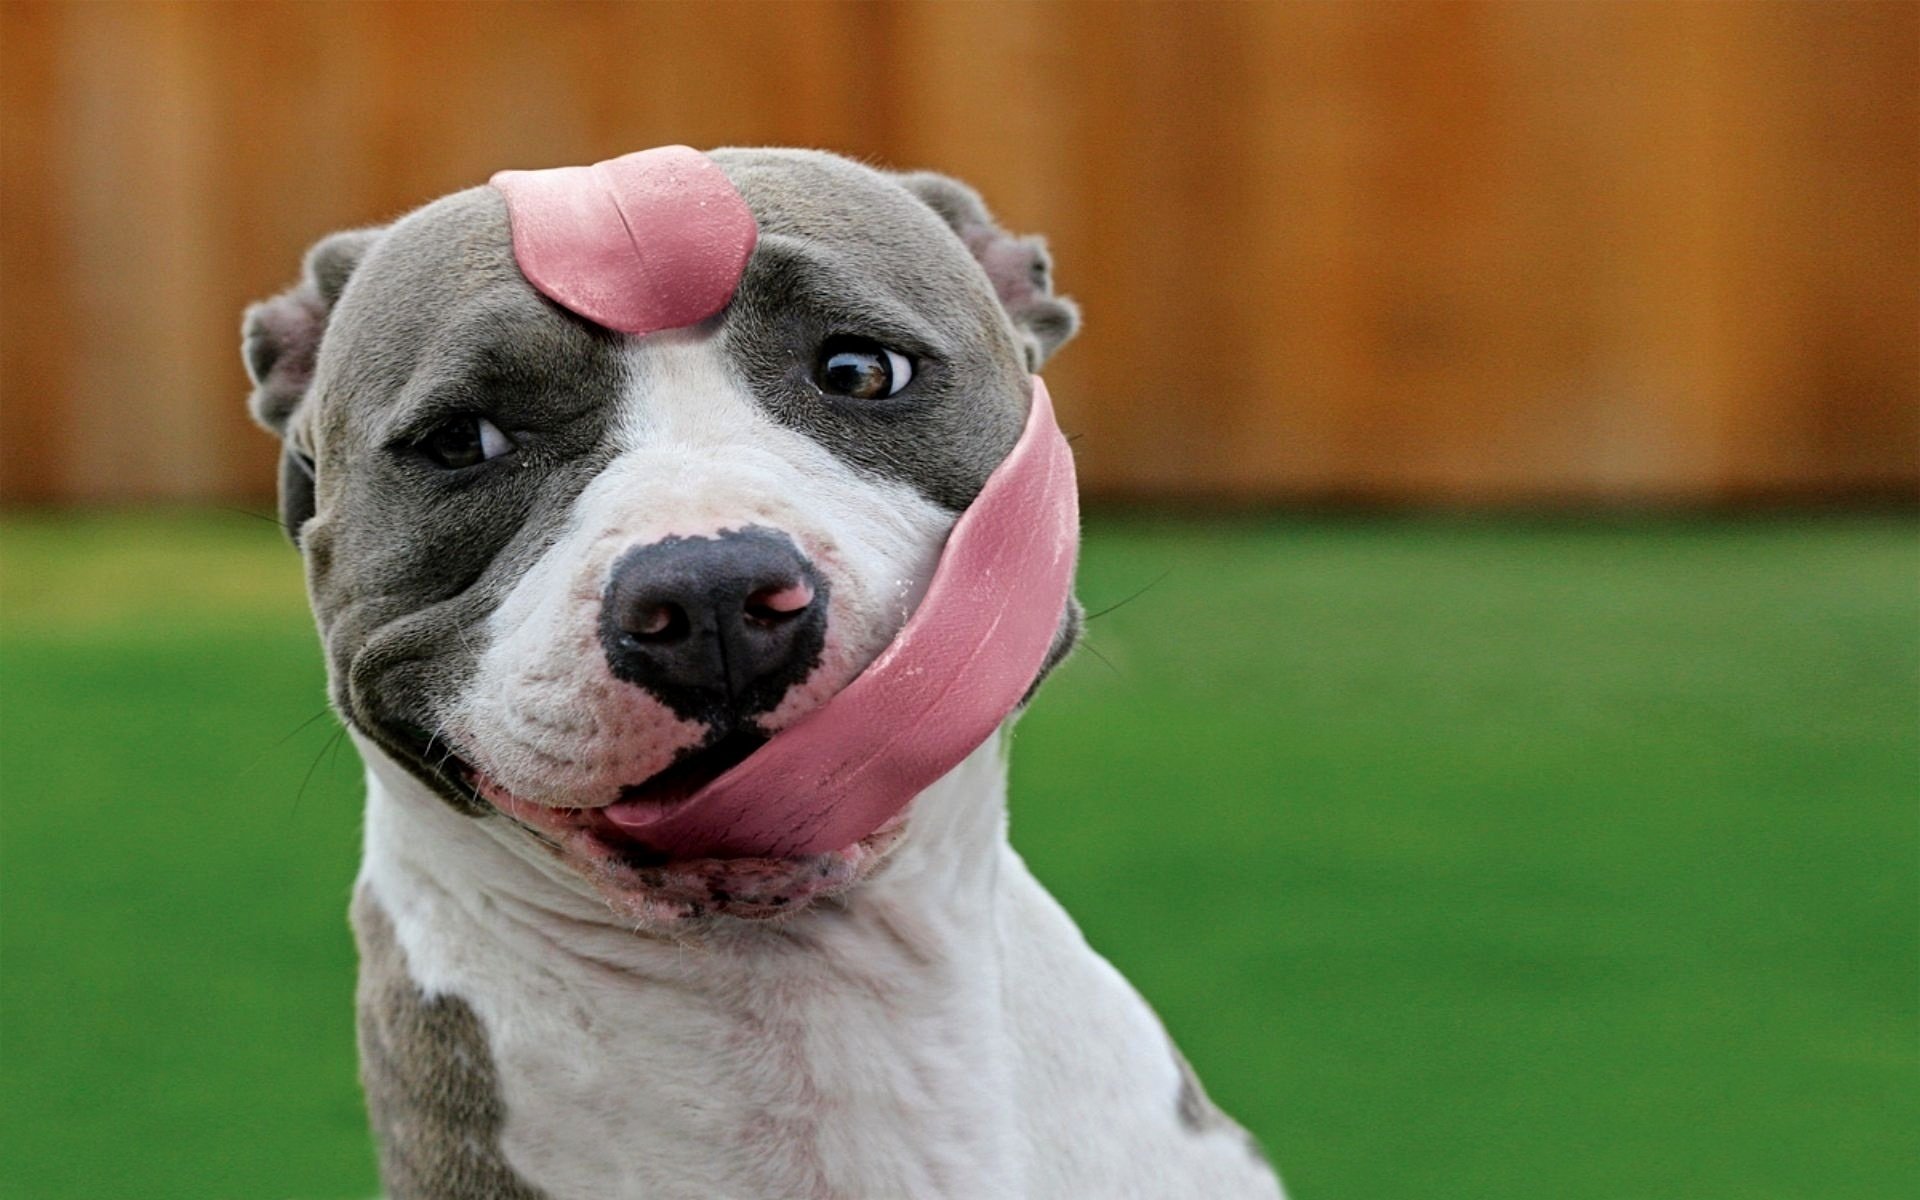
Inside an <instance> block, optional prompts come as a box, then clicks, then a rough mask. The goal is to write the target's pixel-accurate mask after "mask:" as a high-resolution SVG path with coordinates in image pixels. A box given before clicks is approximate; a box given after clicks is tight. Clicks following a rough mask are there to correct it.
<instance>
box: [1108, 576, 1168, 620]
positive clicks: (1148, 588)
mask: <svg viewBox="0 0 1920 1200" xmlns="http://www.w3.org/2000/svg"><path fill="white" fill-rule="evenodd" d="M1171 574H1173V568H1172V567H1168V568H1167V569H1166V570H1164V571H1162V572H1160V576H1159V578H1157V579H1155V580H1154V581H1153V582H1152V583H1149V584H1148V585H1147V586H1145V587H1143V588H1141V589H1140V590H1139V591H1137V592H1135V593H1133V595H1131V596H1128V597H1127V598H1125V599H1124V600H1118V601H1115V602H1114V603H1112V604H1109V605H1107V606H1106V607H1105V608H1103V609H1101V610H1100V611H1099V612H1092V613H1088V614H1087V617H1086V619H1087V620H1089V621H1092V620H1096V619H1098V618H1100V617H1104V616H1106V615H1107V614H1108V613H1110V612H1112V611H1113V610H1114V609H1116V608H1125V607H1126V606H1127V605H1129V604H1132V603H1133V602H1134V601H1135V600H1138V599H1139V598H1140V597H1142V596H1144V595H1146V594H1147V593H1148V592H1150V591H1152V590H1153V589H1155V588H1157V587H1159V586H1160V585H1161V584H1163V583H1165V582H1166V581H1167V576H1169V575H1171Z"/></svg>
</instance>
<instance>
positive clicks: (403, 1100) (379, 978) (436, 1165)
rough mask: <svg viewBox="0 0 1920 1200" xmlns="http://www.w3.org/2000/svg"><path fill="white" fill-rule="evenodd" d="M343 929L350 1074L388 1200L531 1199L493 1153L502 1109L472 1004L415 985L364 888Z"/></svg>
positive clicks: (388, 925)
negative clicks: (351, 982)
mask: <svg viewBox="0 0 1920 1200" xmlns="http://www.w3.org/2000/svg"><path fill="white" fill-rule="evenodd" d="M353 928H354V933H355V935H356V940H357V941H358V942H359V944H360V986H359V992H358V1007H359V1024H360V1079H361V1083H362V1084H363V1086H364V1087H365V1088H366V1093H367V1113H368V1116H369V1118H370V1119H371V1121H372V1125H373V1132H374V1137H375V1140H376V1141H377V1142H378V1144H379V1151H380V1179H381V1182H382V1183H383V1184H384V1185H385V1187H386V1190H387V1195H388V1197H389V1198H390V1200H427V1198H429V1197H431V1198H434V1200H442V1198H446V1197H456V1196H457V1197H474V1198H475V1200H481V1198H484V1200H541V1198H542V1197H543V1196H544V1193H543V1192H541V1191H540V1190H539V1189H537V1188H534V1187H532V1186H530V1185H529V1184H528V1183H527V1182H526V1181H525V1180H523V1179H521V1178H520V1176H518V1175H517V1174H515V1173H514V1171H513V1168H512V1167H510V1166H508V1165H507V1162H506V1160H505V1158H504V1157H503V1156H502V1155H501V1152H500V1128H501V1126H502V1125H503V1124H504V1123H505V1120H506V1111H505V1107H504V1106H503V1105H502V1103H501V1100H500V1088H499V1083H498V1080H497V1079H496V1077H495V1072H494V1067H493V1057H492V1054H491V1052H490V1051H489V1050H488V1047H487V1035H486V1030H485V1029H483V1028H482V1027H481V1025H480V1020H479V1018H478V1017H476V1016H475V1015H474V1012H473V1009H472V1008H470V1007H468V1005H467V1004H466V1002H465V1001H463V1000H461V999H459V998H458V997H456V996H444V995H443V996H431V997H430V996H427V995H426V994H425V993H423V992H422V991H421V990H420V987H419V985H418V984H416V983H414V981H413V978H412V976H410V975H409V974H408V973H407V963H406V954H405V952H404V951H403V950H401V948H400V944H399V942H398V941H397V940H396V939H395V937H394V933H393V922H392V921H391V920H389V919H388V917H387V914H386V912H385V911H384V910H383V909H382V908H381V907H380V904H379V902H378V901H376V900H375V899H373V897H372V896H371V895H369V894H368V893H367V892H366V890H365V889H364V888H362V889H360V890H359V891H357V892H356V893H355V894H354V898H353Z"/></svg>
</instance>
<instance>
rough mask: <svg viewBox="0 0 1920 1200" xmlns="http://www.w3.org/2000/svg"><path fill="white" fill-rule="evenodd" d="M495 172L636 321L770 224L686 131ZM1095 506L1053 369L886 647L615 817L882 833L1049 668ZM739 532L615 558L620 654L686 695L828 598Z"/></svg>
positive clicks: (713, 299)
mask: <svg viewBox="0 0 1920 1200" xmlns="http://www.w3.org/2000/svg"><path fill="white" fill-rule="evenodd" d="M493 183H494V186H495V187H497V188H498V189H499V190H500V191H501V192H502V193H503V194H504V195H505V196H506V199H507V209H508V217H509V221H510V224H511V226H512V234H513V244H514V256H515V259H516V261H517V262H518V263H519V266H520V270H521V273H522V274H524V275H525V276H526V278H527V280H528V282H530V283H532V284H533V286H534V287H536V288H538V289H539V290H540V291H541V293H542V294H544V295H546V296H547V297H548V298H549V299H552V300H554V301H555V302H556V303H559V304H561V305H563V306H565V307H567V308H569V309H571V310H572V311H574V312H576V313H578V314H580V315H581V316H583V317H586V318H587V319H589V320H593V321H596V322H598V323H600V324H602V325H605V326H607V327H608V328H611V329H615V330H620V331H622V332H626V333H632V334H644V333H648V332H652V331H655V330H660V329H667V328H673V327H676V326H682V325H688V324H692V323H694V322H697V321H700V320H703V319H705V318H706V317H708V316H710V315H712V314H714V313H716V312H719V311H720V310H721V309H722V308H724V307H725V305H726V303H727V301H728V300H729V299H730V298H731V296H732V295H733V292H734V291H735V290H736V289H737V288H738V286H739V281H740V278H741V275H742V273H743V272H744V271H745V268H746V263H747V259H748V257H749V256H750V255H751V253H752V249H753V246H754V243H755V241H756V237H757V230H756V227H755V225H754V222H753V216H752V213H751V211H750V210H749V209H748V208H747V205H746V201H745V200H744V199H743V198H741V196H740V195H739V193H738V192H737V191H736V190H735V189H734V188H733V186H732V184H731V182H729V181H728V179H727V178H726V175H725V174H724V173H723V172H722V171H721V170H720V169H719V167H718V166H717V165H716V164H715V163H714V162H713V161H712V160H711V159H708V158H707V157H706V156H705V155H703V154H700V153H698V152H697V151H694V150H690V149H688V148H687V147H684V146H672V147H663V148H660V149H656V150H645V151H641V152H639V153H637V154H630V155H626V156H624V157H622V158H617V159H613V160H610V161H608V162H605V163H599V164H596V165H595V166H592V167H563V168H558V169H555V170H550V171H505V172H501V173H500V174H498V175H496V176H494V179H493ZM1079 523H1080V517H1079V502H1078V499H1077V495H1076V488H1075V483H1074V472H1073V452H1072V451H1071V450H1070V449H1069V448H1068V446H1067V442H1066V439H1065V438H1064V437H1062V436H1061V433H1060V429H1059V426H1058V425H1056V424H1055V422H1054V417H1053V405H1052V403H1051V402H1050V400H1049V399H1048V396H1047V388H1046V385H1045V384H1044V383H1043V382H1041V380H1040V378H1039V377H1038V376H1035V377H1034V379H1033V402H1032V406H1031V408H1030V409H1029V411H1028V414H1027V422H1026V427H1025V429H1024V431H1023V432H1022V434H1021V436H1020V440H1019V441H1018V442H1017V443H1016V444H1015V445H1014V448H1013V450H1012V452H1011V453H1009V454H1008V455H1007V457H1006V459H1005V460H1004V461H1002V462H1001V463H1000V465H999V466H998V467H996V468H995V469H994V471H993V473H992V474H991V475H990V476H989V477H988V479H987V482H986V486H985V487H984V488H983V489H982V490H981V492H980V494H979V496H978V497H977V498H976V499H975V500H974V502H973V504H972V505H971V506H969V507H968V509H967V511H966V512H964V513H962V514H961V515H960V519H959V520H958V521H957V522H956V523H955V524H954V527H953V531H952V533H950V534H949V535H948V538H947V543H946V546H945V548H944V549H943V550H942V552H941V556H940V561H939V564H938V565H937V567H936V568H935V570H934V575H933V580H932V583H931V584H930V586H929V588H928V591H927V595H926V598H925V599H924V600H922V601H921V603H920V606H919V608H918V609H916V610H915V612H914V613H913V615H912V616H911V617H910V618H908V620H907V623H906V625H905V626H904V627H903V628H902V629H901V631H900V633H899V635H898V636H897V637H895V638H894V640H893V642H892V643H891V644H889V645H888V647H887V648H886V649H885V650H884V651H882V652H881V654H880V656H879V657H878V658H876V659H875V660H874V661H873V662H872V663H871V664H869V665H868V667H867V669H866V670H865V671H863V672H862V673H861V674H860V675H859V676H858V677H856V678H855V679H854V680H853V682H852V683H850V684H848V685H847V686H846V687H845V688H844V689H842V690H841V691H840V692H839V693H838V694H837V695H835V696H834V697H833V698H832V699H831V700H829V701H827V702H826V703H825V704H823V705H821V706H820V707H819V708H817V709H815V710H814V711H812V712H810V713H808V714H807V715H805V716H803V717H801V718H800V719H799V720H797V721H795V722H794V723H793V724H792V725H789V726H787V727H786V728H785V729H783V730H782V731H780V732H779V733H777V734H775V735H774V736H773V737H772V738H771V739H769V740H768V741H767V742H766V744H765V745H763V746H761V747H759V748H758V749H757V750H755V751H754V752H753V753H752V754H750V755H749V756H748V757H747V758H746V759H745V760H744V761H742V762H740V763H738V764H737V765H735V766H733V767H732V768H731V769H729V770H728V771H726V772H725V773H724V774H722V775H720V776H719V777H718V778H716V779H714V780H713V781H712V782H711V783H709V784H707V785H706V786H705V787H704V788H701V789H700V790H699V791H697V792H695V793H694V794H693V795H691V796H689V797H687V798H685V799H683V800H678V801H675V802H673V803H670V804H667V805H661V804H658V803H651V802H621V803H616V804H613V805H611V806H609V807H607V808H606V809H603V810H601V811H602V813H603V814H604V816H605V818H606V819H607V820H609V821H611V822H612V823H613V824H614V825H615V826H617V827H618V828H619V829H621V830H622V831H623V832H625V833H627V834H629V835H630V836H632V837H634V838H636V839H637V840H639V841H641V842H643V843H645V844H646V845H647V846H648V847H650V848H652V849H655V850H658V851H661V852H663V853H666V854H670V855H676V856H681V857H686V858H777V857H791V856H797V855H807V854H822V853H828V852H831V851H836V850H841V849H844V848H846V847H848V846H851V845H853V844H855V843H856V842H859V841H860V840H861V839H863V838H865V837H868V836H869V835H871V834H873V833H875V832H876V831H878V830H879V829H881V827H882V826H884V825H885V824H886V823H887V822H888V821H889V820H891V819H893V818H894V817H896V816H898V815H899V814H900V812H901V811H902V810H903V809H905V808H906V806H907V804H908V803H909V802H911V801H912V799H913V798H914V797H915V796H917V795H918V794H919V793H920V792H922V791H923V790H925V789H926V788H927V787H928V785H930V784H932V783H933V782H934V781H935V780H937V779H939V778H940V777H941V776H942V775H945V774H946V773H947V772H948V771H951V770H952V769H953V768H954V767H956V766H958V765H959V764H960V762H961V760H962V759H964V758H966V757H967V755H969V754H971V753H972V752H973V751H974V750H976V749H977V748H979V747H980V745H981V744H982V743H984V742H985V741H986V740H987V739H988V738H990V737H992V736H993V733H994V731H995V730H996V729H998V728H999V727H1000V724H1001V723H1002V722H1003V721H1005V720H1006V719H1007V717H1008V716H1009V715H1010V714H1011V713H1012V712H1013V710H1014V709H1015V708H1016V707H1017V706H1018V705H1019V703H1020V701H1021V699H1022V698H1023V697H1025V695H1026V694H1027V692H1028V691H1029V690H1030V689H1031V687H1032V686H1033V683H1034V680H1035V679H1036V678H1037V677H1038V675H1039V673H1040V670H1041V668H1042V666H1043V665H1044V664H1045V662H1046V658H1047V653H1048V651H1049V650H1050V649H1051V648H1052V645H1053V640H1054V637H1055V636H1056V634H1057V632H1058V630H1059V627H1060V623H1061V619H1062V617H1063V614H1064V613H1065V610H1066V606H1067V603H1068V596H1069V592H1070V590H1071V588H1072V584H1073V568H1074V560H1075V557H1076V555H1077V553H1078V549H1079V535H1080V529H1079ZM736 549H739V547H738V546H737V545H736V546H733V547H730V548H726V549H715V548H712V547H709V548H707V549H704V550H701V551H699V552H698V553H695V552H694V551H690V550H685V549H684V548H683V549H682V550H680V551H677V552H676V553H679V554H682V555H686V556H688V557H687V558H685V559H684V560H683V561H681V562H679V563H678V564H676V565H677V566H679V567H682V568H685V570H683V571H682V572H681V574H682V575H683V576H684V577H685V578H684V579H683V580H682V581H681V582H680V583H679V584H675V585H674V586H675V587H677V588H679V589H680V590H679V591H678V592H677V593H675V595H672V596H669V595H665V594H661V595H655V594H653V593H651V592H649V591H647V588H648V587H650V586H652V585H651V584H647V583H643V582H635V583H634V584H633V585H632V589H631V591H623V590H622V586H623V585H622V584H621V582H620V580H619V579H618V578H617V577H616V579H615V580H614V582H613V585H612V589H613V590H612V592H611V594H610V596H609V597H608V599H609V601H611V603H610V604H608V605H606V609H607V611H608V612H609V613H610V614H611V616H610V617H609V618H608V619H609V621H610V622H611V625H610V627H603V630H602V635H603V641H604V643H605V644H606V646H607V649H608V653H609V661H610V662H612V663H613V664H614V669H615V672H616V674H618V673H620V672H621V671H622V670H624V671H626V672H627V673H628V675H627V677H629V678H632V677H634V676H640V677H644V678H645V679H646V680H648V681H651V682H650V683H649V684H647V685H646V686H651V687H653V688H654V690H656V691H657V692H658V691H659V689H660V688H661V687H665V688H666V689H667V691H665V692H660V694H662V695H663V697H666V698H667V699H668V703H669V704H672V703H673V700H672V698H671V697H672V696H674V695H680V696H682V698H685V696H687V695H703V694H704V695H712V694H716V693H719V694H724V695H726V696H727V697H728V698H729V699H730V700H738V699H740V698H742V697H743V696H744V697H745V698H747V699H749V700H751V698H752V697H751V696H750V695H749V694H748V693H750V691H751V688H752V686H753V683H754V680H753V678H750V677H749V676H753V675H754V672H753V671H747V672H736V671H735V670H734V669H733V668H732V667H731V666H729V665H728V664H726V663H718V664H716V663H715V662H714V661H711V660H709V659H707V658H703V657H702V656H703V655H706V654H707V653H708V652H709V651H712V652H713V653H715V654H717V653H718V652H719V650H721V649H724V648H726V647H728V646H729V645H734V646H737V647H739V648H740V650H741V652H742V653H745V654H748V655H750V656H759V657H756V658H754V660H753V661H754V662H755V663H756V664H757V665H758V666H759V667H762V668H766V669H765V670H762V671H760V672H759V674H760V676H762V677H765V678H768V679H774V680H777V679H778V678H779V671H778V670H777V669H774V668H773V667H769V666H768V664H769V663H777V661H778V659H779V657H780V656H781V655H783V654H790V653H792V652H793V651H794V647H795V646H796V645H797V644H798V641H797V639H800V638H803V637H805V636H806V630H807V629H808V628H810V626H809V624H808V621H809V620H811V619H812V618H809V617H807V616H806V615H805V614H806V613H808V612H810V611H815V610H817V611H820V612H823V611H824V605H823V604H821V603H819V601H818V599H817V598H816V597H815V595H813V594H812V593H813V592H814V591H815V590H817V589H818V588H819V587H820V586H821V581H820V580H819V579H818V578H811V579H806V578H801V577H799V576H797V575H796V578H795V579H794V580H788V579H787V578H786V576H784V575H781V574H780V571H779V570H778V569H769V570H767V571H764V572H763V571H761V570H760V567H761V566H765V565H766V564H764V563H762V564H759V566H753V567H752V568H751V569H748V568H747V567H741V569H738V570H735V569H734V566H737V565H739V564H734V566H730V565H728V564H726V563H722V562H721V561H720V559H723V558H726V557H728V555H729V554H731V552H732V551H733V550H736ZM763 549H764V547H763ZM756 553H757V552H756ZM716 556H718V557H716ZM694 558H700V559H701V561H700V562H699V563H694V562H693V559H694ZM789 565H790V564H789ZM669 573H671V572H669ZM763 574H764V576H765V577H764V578H762V575H763ZM776 576H778V578H776ZM723 577H724V578H723ZM722 579H723V583H722V584H713V581H714V580H722ZM709 585H712V586H709ZM755 597H758V598H759V599H758V603H760V604H761V607H762V608H763V609H765V610H768V611H763V612H761V613H759V614H758V615H759V617H761V618H763V626H764V627H763V628H757V629H756V628H750V627H749V626H748V624H746V623H744V622H746V621H747V620H748V618H749V617H752V616H753V615H754V614H753V613H751V612H750V611H749V610H750V609H751V606H752V605H754V604H755V603H756V600H755ZM696 608H697V609H698V613H696V612H695V609H696ZM676 611H677V613H678V616H677V617H676V615H675V613H676ZM743 613H744V614H745V615H744V616H743V615H742V614H743ZM696 616H697V617H698V619H701V620H711V621H712V622H714V627H713V630H711V631H710V632H711V636H710V637H707V638H704V639H701V640H699V641H698V642H693V641H684V640H676V639H675V638H674V636H673V635H674V634H675V632H676V630H677V627H676V625H675V621H676V620H683V621H686V622H687V623H689V624H690V623H691V622H692V620H694V619H695V618H696ZM609 628H610V631H609ZM762 635H764V636H762ZM650 638H652V639H653V640H652V641H649V639H650ZM729 639H731V640H729ZM716 672H717V674H716ZM785 686H786V685H785V684H784V683H781V684H780V687H781V688H782V689H783V690H784V687H785Z"/></svg>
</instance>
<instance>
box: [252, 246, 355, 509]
mask: <svg viewBox="0 0 1920 1200" xmlns="http://www.w3.org/2000/svg"><path fill="white" fill-rule="evenodd" d="M379 236H380V231H379V230H377V229H353V230H348V231H347V232H345V233H336V234H333V235H331V236H329V237H326V238H322V239H321V240H320V241H319V242H318V243H316V244H315V245H314V247H313V249H311V250H309V251H307V257H306V262H305V265H304V267H303V269H302V271H301V275H300V282H299V283H297V284H295V285H294V286H293V287H291V288H289V289H287V290H286V291H284V292H282V293H280V294H279V295H278V296H275V297H274V298H273V299H271V300H263V301H261V302H260V303H258V304H255V305H252V306H251V307H249V308H248V309H247V314H246V317H245V319H244V320H243V321H242V322H241V326H240V358H241V360H242V361H243V362H245V363H246V365H247V377H248V378H249V379H251V380H253V394H252V395H251V396H250V397H248V399H247V410H248V411H249V412H251V413H252V414H253V419H254V420H256V421H258V422H260V424H261V425H263V426H265V427H266V428H267V429H268V430H269V431H271V432H272V433H273V434H274V435H275V436H276V437H278V438H279V439H280V441H281V453H280V523H281V524H282V525H284V526H285V527H286V530H287V536H288V537H291V538H292V539H293V541H294V544H295V545H298V544H299V541H300V526H302V525H303V524H305V523H306V521H307V518H308V517H311V516H312V515H313V453H312V450H311V448H310V447H309V446H308V445H307V443H306V438H305V434H304V431H303V430H302V429H301V427H300V423H299V422H298V421H297V420H296V416H297V414H298V413H299V411H300V407H301V404H302V403H303V402H304V401H305V400H306V398H307V387H308V385H309V384H311V383H312V382H313V368H314V362H315V360H316V359H317V358H318V357H319V354H320V339H321V337H322V336H324V335H325V333H326V331H327V317H328V316H329V314H331V313H332V312H333V306H334V304H335V303H336V302H338V301H339V299H340V293H341V291H342V290H343V289H344V288H345V287H346V286H347V278H348V277H349V276H351V275H352V274H353V269H354V268H355V267H357V266H359V265H360V260H361V259H362V258H364V257H366V253H367V251H368V250H369V249H370V248H371V247H372V246H373V243H374V242H375V241H376V240H378V238H379Z"/></svg>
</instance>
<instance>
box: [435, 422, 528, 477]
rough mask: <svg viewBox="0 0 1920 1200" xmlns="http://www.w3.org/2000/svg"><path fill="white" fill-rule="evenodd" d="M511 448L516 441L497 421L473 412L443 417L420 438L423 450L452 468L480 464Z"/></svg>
mask: <svg viewBox="0 0 1920 1200" xmlns="http://www.w3.org/2000/svg"><path fill="white" fill-rule="evenodd" d="M512 452H513V442H512V441H511V440H510V439H509V438H508V437H507V435H506V434H504V433H501V432H500V427H499V426H498V425H495V424H494V423H493V422H492V421H489V420H487V419H486V418H485V417H476V416H471V415H468V416H462V417H454V418H453V419H451V420H448V421H442V422H441V423H440V424H439V425H436V426H435V427H434V428H433V429H432V430H431V431H430V432H429V433H428V434H427V436H426V437H424V438H422V439H420V453H422V454H424V455H426V456H427V457H428V458H429V459H431V460H432V461H433V462H434V463H435V465H437V466H441V467H445V468H446V469H447V470H449V471H458V470H460V469H461V468H462V467H477V466H479V465H480V464H481V463H483V462H486V461H487V460H488V459H493V458H499V457H500V456H501V455H502V454H511V453H512Z"/></svg>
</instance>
